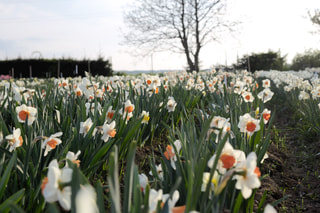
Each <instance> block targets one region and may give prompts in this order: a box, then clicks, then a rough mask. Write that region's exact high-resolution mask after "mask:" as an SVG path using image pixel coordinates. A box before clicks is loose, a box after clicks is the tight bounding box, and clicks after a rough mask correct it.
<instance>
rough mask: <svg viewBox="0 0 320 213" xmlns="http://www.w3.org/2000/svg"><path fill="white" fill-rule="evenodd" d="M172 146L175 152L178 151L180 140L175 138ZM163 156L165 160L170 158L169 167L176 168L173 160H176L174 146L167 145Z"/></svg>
mask: <svg viewBox="0 0 320 213" xmlns="http://www.w3.org/2000/svg"><path fill="white" fill-rule="evenodd" d="M173 144H174V147H175V148H176V150H177V153H179V152H180V149H181V141H179V140H176V141H175V142H174V143H173ZM164 156H165V158H166V159H167V160H170V162H171V167H172V168H173V169H174V170H176V163H175V161H177V156H176V153H175V151H174V148H173V147H172V146H171V145H168V146H167V148H166V151H165V152H164Z"/></svg>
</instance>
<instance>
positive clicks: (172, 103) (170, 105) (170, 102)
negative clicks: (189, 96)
mask: <svg viewBox="0 0 320 213" xmlns="http://www.w3.org/2000/svg"><path fill="white" fill-rule="evenodd" d="M176 106H177V102H176V101H175V100H174V98H173V97H171V96H169V97H168V102H167V109H168V112H173V111H174V110H175V108H176Z"/></svg>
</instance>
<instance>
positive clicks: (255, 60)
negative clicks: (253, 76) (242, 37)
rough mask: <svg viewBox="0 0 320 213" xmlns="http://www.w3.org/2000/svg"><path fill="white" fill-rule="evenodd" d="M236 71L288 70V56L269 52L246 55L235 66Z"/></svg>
mask: <svg viewBox="0 0 320 213" xmlns="http://www.w3.org/2000/svg"><path fill="white" fill-rule="evenodd" d="M234 67H235V68H236V69H245V70H248V71H250V72H255V71H257V70H287V69H288V68H287V66H286V56H282V57H281V55H280V52H273V51H270V50H269V51H268V52H267V53H251V55H244V56H243V57H242V58H240V59H239V60H238V63H237V64H235V65H234Z"/></svg>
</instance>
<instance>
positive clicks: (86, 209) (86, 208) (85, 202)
mask: <svg viewBox="0 0 320 213" xmlns="http://www.w3.org/2000/svg"><path fill="white" fill-rule="evenodd" d="M76 209H77V212H78V213H99V209H98V206H97V194H96V192H95V190H94V188H93V187H92V186H91V185H89V184H87V185H84V186H83V185H81V186H80V190H79V191H78V192H77V195H76Z"/></svg>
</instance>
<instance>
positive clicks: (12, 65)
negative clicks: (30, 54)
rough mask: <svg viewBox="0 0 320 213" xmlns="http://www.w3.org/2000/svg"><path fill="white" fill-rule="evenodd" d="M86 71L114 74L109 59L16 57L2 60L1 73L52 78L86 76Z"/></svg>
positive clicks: (0, 64)
mask: <svg viewBox="0 0 320 213" xmlns="http://www.w3.org/2000/svg"><path fill="white" fill-rule="evenodd" d="M85 71H87V72H90V73H91V74H92V75H93V76H95V75H103V76H111V75H112V72H113V71H112V65H111V63H110V62H109V61H108V60H104V59H103V58H98V59H97V60H87V59H83V60H74V59H59V60H58V59H14V60H3V61H0V74H3V75H8V74H9V75H11V76H14V77H15V78H27V77H31V76H32V77H38V78H50V77H58V76H59V77H61V76H63V77H75V76H85Z"/></svg>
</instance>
